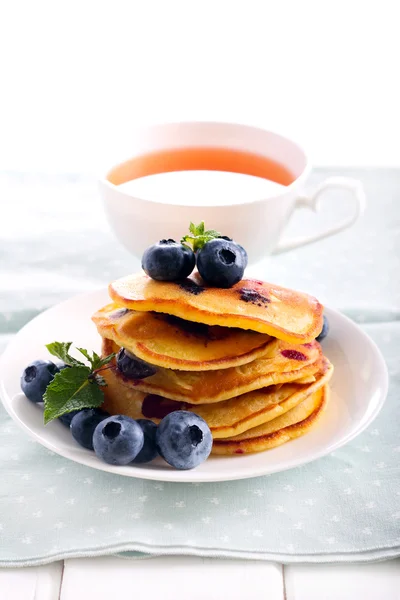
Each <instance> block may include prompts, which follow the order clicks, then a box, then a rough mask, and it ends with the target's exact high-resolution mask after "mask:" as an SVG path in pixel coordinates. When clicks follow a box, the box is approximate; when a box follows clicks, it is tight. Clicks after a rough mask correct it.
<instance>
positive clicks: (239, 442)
mask: <svg viewBox="0 0 400 600" xmlns="http://www.w3.org/2000/svg"><path fill="white" fill-rule="evenodd" d="M328 393H329V392H328V386H326V385H325V386H323V387H321V388H320V389H319V390H317V391H316V392H315V393H314V394H311V395H310V396H308V397H307V398H306V399H305V400H304V401H303V402H301V403H300V404H298V405H297V406H296V407H295V408H292V410H289V411H288V412H286V413H285V414H283V415H281V416H280V417H277V418H276V419H274V420H273V421H269V422H268V423H264V424H263V425H259V426H258V427H256V428H254V429H249V430H248V431H246V432H245V433H242V434H241V435H238V436H235V437H233V438H230V439H224V440H215V441H214V443H213V447H212V451H211V452H212V454H220V455H221V454H223V455H227V454H249V453H252V452H262V451H264V450H270V449H271V448H275V447H276V446H281V445H282V444H284V443H286V442H288V441H290V440H292V439H295V438H297V437H300V436H302V435H304V434H305V433H307V432H308V431H309V430H310V429H312V428H313V427H314V426H315V424H316V423H317V421H318V420H319V418H320V417H321V415H322V413H323V411H324V408H325V407H326V404H327V401H328Z"/></svg>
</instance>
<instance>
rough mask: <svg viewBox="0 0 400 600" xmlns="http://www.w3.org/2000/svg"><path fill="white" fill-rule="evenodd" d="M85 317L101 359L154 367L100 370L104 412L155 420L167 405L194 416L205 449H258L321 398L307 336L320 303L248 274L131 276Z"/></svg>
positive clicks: (286, 431)
mask: <svg viewBox="0 0 400 600" xmlns="http://www.w3.org/2000/svg"><path fill="white" fill-rule="evenodd" d="M109 293H110V296H111V299H112V304H108V305H107V306H105V307H104V308H102V309H101V310H99V311H98V312H96V313H95V315H94V316H93V321H94V323H95V324H96V327H97V329H98V332H99V334H100V335H101V337H102V339H103V346H102V355H103V356H106V355H108V354H110V353H112V352H118V351H119V350H120V348H125V349H126V350H128V351H129V352H130V353H132V354H134V355H135V356H137V357H139V358H140V359H142V360H144V361H146V362H147V363H150V364H152V365H154V366H155V368H156V372H155V374H154V375H152V376H150V377H147V378H145V379H140V380H138V379H135V380H133V379H128V378H127V377H125V376H124V375H123V374H122V373H121V372H120V371H119V370H118V368H117V365H116V361H115V360H114V361H113V362H112V363H111V367H110V368H109V369H106V370H104V372H103V373H102V374H103V376H104V378H105V379H106V382H107V384H108V385H107V387H105V388H103V389H104V393H105V403H104V409H105V410H107V411H108V412H109V413H111V414H124V415H128V416H130V417H132V418H133V419H142V418H147V419H151V420H153V421H154V422H156V423H158V422H159V421H160V420H161V418H162V417H164V416H165V415H167V414H168V413H170V412H172V411H173V410H189V411H193V412H194V413H196V414H198V415H200V416H201V417H203V418H204V419H205V420H206V422H207V423H208V425H209V427H210V429H211V433H212V435H213V439H214V443H213V450H212V452H213V453H214V454H244V453H248V452H258V451H261V450H266V449H268V448H272V447H274V446H277V445H279V444H282V443H284V442H286V441H288V440H290V439H292V438H295V437H298V436H299V435H302V434H304V433H306V432H307V431H308V430H309V429H310V428H311V427H312V426H313V425H314V424H315V422H316V421H317V419H318V417H319V416H320V414H321V412H322V409H323V408H324V406H325V404H326V401H327V383H328V381H329V379H330V378H331V376H332V372H333V367H332V365H331V364H330V363H329V361H328V359H327V358H326V357H324V356H323V354H322V350H321V346H320V345H319V343H318V342H317V341H316V340H315V338H316V337H317V336H318V334H319V333H320V331H321V329H322V322H323V317H322V311H323V308H322V306H321V304H319V302H318V301H317V300H316V299H315V298H312V297H311V296H308V295H306V294H302V293H299V292H295V291H293V290H289V289H286V288H282V287H279V286H275V285H272V284H269V283H265V282H262V281H258V280H253V279H244V280H242V281H240V282H239V283H237V284H236V285H235V286H233V287H232V288H230V289H221V288H212V287H207V286H206V285H205V284H204V282H203V281H202V279H201V278H200V276H199V274H198V273H195V274H193V275H192V276H191V277H190V278H188V279H186V280H184V281H182V282H176V283H175V282H174V283H172V282H159V281H154V280H152V279H150V278H149V277H148V276H147V275H145V274H143V273H139V274H136V275H130V276H128V277H125V278H123V279H119V280H117V281H115V282H114V283H112V284H111V285H110V286H109Z"/></svg>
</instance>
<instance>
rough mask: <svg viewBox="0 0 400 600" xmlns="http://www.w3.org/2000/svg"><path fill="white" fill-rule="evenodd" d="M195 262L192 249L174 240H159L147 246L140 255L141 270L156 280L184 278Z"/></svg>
mask: <svg viewBox="0 0 400 600" xmlns="http://www.w3.org/2000/svg"><path fill="white" fill-rule="evenodd" d="M195 263H196V258H195V255H194V252H193V250H192V249H191V248H188V247H187V246H184V245H183V244H178V243H177V242H175V241H174V240H161V241H160V242H158V243H157V244H154V245H153V246H150V247H149V248H147V250H145V251H144V254H143V257H142V269H143V271H145V273H147V275H148V276H149V277H151V278H152V279H157V281H178V280H179V279H185V278H186V277H188V275H190V273H191V272H192V271H193V269H194V265H195Z"/></svg>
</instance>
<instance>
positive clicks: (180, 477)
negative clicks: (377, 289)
mask: <svg viewBox="0 0 400 600" xmlns="http://www.w3.org/2000/svg"><path fill="white" fill-rule="evenodd" d="M104 293H106V288H104V287H101V288H97V289H95V290H92V291H90V292H86V293H84V294H77V295H74V296H71V297H69V298H67V299H65V300H63V301H62V302H59V303H57V304H55V305H53V306H51V307H49V308H47V309H45V310H44V311H42V312H40V313H39V314H38V315H36V316H35V317H34V318H33V319H31V320H30V321H28V323H26V324H25V325H24V326H23V327H22V328H21V329H20V330H19V331H18V332H17V333H16V334H15V335H14V336H13V338H12V339H11V340H10V342H9V343H8V344H7V346H6V348H5V349H4V351H3V353H2V355H1V356H0V399H1V401H2V404H3V406H4V408H5V410H6V411H7V413H8V415H9V416H10V417H11V418H12V419H13V421H14V422H15V423H17V425H18V426H19V427H20V428H21V429H22V430H23V431H25V432H26V433H27V434H28V435H29V436H30V437H31V438H33V439H34V440H36V441H37V442H38V443H39V444H41V445H42V446H44V447H45V448H47V449H48V450H51V451H52V452H54V453H55V454H58V455H59V456H62V457H63V458H66V459H68V460H71V461H73V462H75V463H77V464H82V465H84V466H86V467H90V468H92V469H95V470H100V471H103V472H106V473H112V474H115V475H122V476H124V477H131V478H138V479H145V480H150V481H163V482H171V483H217V482H224V481H237V480H242V479H243V480H244V479H251V478H255V477H262V476H268V475H272V474H274V473H280V472H284V471H287V470H290V469H293V468H296V467H299V466H303V465H306V464H308V463H310V462H313V461H314V460H318V459H319V458H322V457H324V456H327V455H329V454H331V453H332V452H334V451H335V450H337V449H338V448H340V447H342V446H344V445H346V444H348V443H349V442H350V441H351V440H353V439H354V438H355V437H357V436H358V435H360V433H362V432H363V431H364V430H365V429H366V428H367V427H368V426H369V425H370V424H371V423H372V422H373V421H374V419H375V418H376V417H377V415H378V414H379V412H380V411H381V409H382V407H383V405H384V403H385V401H386V398H387V393H388V387H389V373H388V369H387V365H386V362H385V360H384V358H383V355H382V352H381V351H380V349H379V347H378V345H377V344H376V343H375V342H374V340H372V339H371V338H370V336H369V335H368V334H367V333H366V332H365V331H364V330H363V329H361V328H360V327H359V326H358V324H357V323H355V322H354V321H352V320H351V319H350V318H349V317H347V316H346V315H344V314H343V313H341V312H340V311H338V310H336V309H333V308H330V307H327V306H325V307H324V310H326V311H327V314H328V317H329V313H333V314H334V315H335V316H338V317H339V318H340V319H343V320H344V321H345V323H346V324H347V325H348V326H350V327H355V328H356V329H357V331H358V333H359V334H360V335H361V336H362V337H363V338H364V340H365V341H366V343H368V344H369V345H370V346H371V348H372V349H373V351H374V354H375V360H376V361H377V363H378V365H379V367H378V368H379V371H380V373H381V378H382V390H381V391H380V396H379V399H378V400H377V402H376V405H375V407H374V409H373V411H372V412H371V413H370V414H369V415H368V417H366V418H364V419H363V420H362V421H361V422H360V424H359V426H358V427H355V429H354V430H353V431H351V432H349V433H348V434H347V436H345V437H344V438H342V439H339V440H337V441H336V442H335V443H333V444H332V445H330V446H329V447H328V448H327V447H324V448H321V449H319V450H317V451H314V452H311V453H310V455H309V457H306V458H304V457H301V458H296V457H293V458H292V459H288V460H287V461H286V463H285V465H284V466H279V465H278V464H277V465H276V468H275V467H274V465H272V466H271V465H269V466H268V468H263V466H262V465H259V466H256V467H251V468H249V469H248V472H246V471H243V470H242V471H235V470H233V471H231V470H230V471H229V472H228V473H227V474H226V476H224V475H221V474H220V473H219V472H216V473H213V472H210V473H203V472H202V471H197V470H196V469H192V470H176V469H171V470H169V469H166V470H165V471H163V470H157V469H154V470H153V469H149V468H147V467H144V466H142V467H136V466H134V465H131V466H130V468H129V469H127V468H126V467H118V466H113V465H108V464H107V463H103V462H101V461H100V460H98V463H96V464H93V453H91V452H90V451H89V450H88V451H87V457H88V458H87V460H86V453H84V454H83V455H82V456H80V457H79V458H77V457H73V456H71V455H70V454H69V452H68V451H65V450H64V449H63V448H62V447H61V448H60V447H58V446H55V445H54V444H53V443H52V442H51V441H49V440H48V439H46V438H43V437H41V436H40V435H39V434H38V433H36V432H35V431H34V430H32V429H31V427H30V426H29V425H28V424H27V423H26V422H25V421H24V420H22V419H21V418H20V416H19V414H18V413H17V412H16V411H15V410H14V409H13V399H14V397H12V398H11V397H9V395H8V393H7V391H6V388H5V380H6V376H3V370H4V369H5V368H6V364H7V358H8V354H9V353H12V351H13V348H14V346H18V338H19V337H20V335H22V334H23V333H24V331H25V330H26V329H28V328H30V327H31V326H32V323H35V322H36V321H37V320H40V319H43V318H45V317H46V316H47V315H48V314H49V313H50V314H51V313H52V312H57V311H58V310H60V309H61V310H62V309H63V307H64V306H66V305H68V304H69V303H71V302H74V301H77V300H79V299H82V300H83V299H89V298H92V297H94V296H97V295H100V294H104ZM21 395H22V392H21ZM82 450H83V449H82ZM239 458H240V457H239Z"/></svg>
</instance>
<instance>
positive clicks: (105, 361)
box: [93, 352, 116, 370]
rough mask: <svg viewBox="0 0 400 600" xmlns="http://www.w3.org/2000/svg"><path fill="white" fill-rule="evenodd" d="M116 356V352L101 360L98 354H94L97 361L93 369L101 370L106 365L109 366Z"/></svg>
mask: <svg viewBox="0 0 400 600" xmlns="http://www.w3.org/2000/svg"><path fill="white" fill-rule="evenodd" d="M114 356H116V354H115V352H112V353H111V354H109V355H108V356H105V357H104V358H100V356H97V354H96V352H93V357H94V359H95V360H94V363H93V369H94V370H97V369H101V367H104V365H107V364H108V363H109V362H111V361H112V359H113V358H114Z"/></svg>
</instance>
